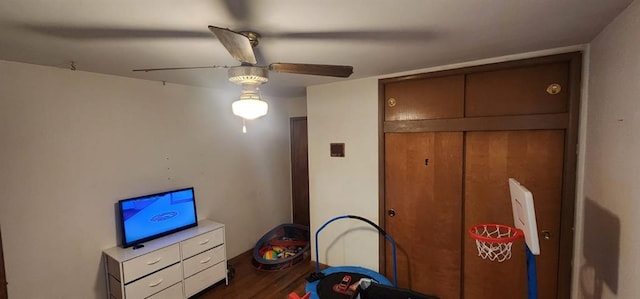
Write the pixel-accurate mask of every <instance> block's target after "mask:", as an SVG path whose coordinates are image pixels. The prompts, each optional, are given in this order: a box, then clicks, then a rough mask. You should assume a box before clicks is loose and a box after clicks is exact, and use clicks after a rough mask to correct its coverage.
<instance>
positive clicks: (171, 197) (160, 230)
mask: <svg viewBox="0 0 640 299" xmlns="http://www.w3.org/2000/svg"><path fill="white" fill-rule="evenodd" d="M118 207H119V212H120V223H119V224H120V233H121V236H122V247H124V248H127V247H131V246H134V249H135V248H137V247H142V246H141V244H142V243H143V242H147V241H150V240H152V239H156V238H159V237H162V236H166V235H168V234H171V233H174V232H177V231H181V230H184V229H187V228H190V227H194V226H197V225H198V217H197V215H196V197H195V193H194V191H193V187H191V188H184V189H179V190H172V191H165V192H161V193H156V194H149V195H144V196H139V197H134V198H128V199H123V200H120V201H118Z"/></svg>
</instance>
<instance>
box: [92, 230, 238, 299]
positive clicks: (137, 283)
mask: <svg viewBox="0 0 640 299" xmlns="http://www.w3.org/2000/svg"><path fill="white" fill-rule="evenodd" d="M138 245H142V247H140V248H137V249H134V248H132V247H129V248H122V247H119V246H116V247H112V248H109V249H106V250H104V251H103V255H104V263H105V272H106V277H107V292H108V298H112V299H125V298H127V299H129V298H154V299H155V298H189V297H191V296H193V295H195V294H197V293H199V292H200V291H202V290H204V289H206V288H208V287H209V286H211V285H213V284H215V283H217V282H219V281H221V280H225V283H226V284H229V280H228V278H227V256H226V248H225V233H224V224H221V223H217V222H214V221H211V220H202V221H200V222H198V226H196V227H192V228H189V229H186V230H183V231H179V232H176V233H173V234H171V235H168V236H164V237H161V238H158V239H155V240H152V241H149V242H145V243H144V244H138Z"/></svg>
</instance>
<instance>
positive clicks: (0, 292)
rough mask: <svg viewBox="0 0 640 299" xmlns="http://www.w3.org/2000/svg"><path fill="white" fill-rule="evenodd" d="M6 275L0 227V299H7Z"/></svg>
mask: <svg viewBox="0 0 640 299" xmlns="http://www.w3.org/2000/svg"><path fill="white" fill-rule="evenodd" d="M8 297H9V295H8V292H7V275H6V272H5V271H4V251H3V249H2V229H1V228H0V299H7V298H8Z"/></svg>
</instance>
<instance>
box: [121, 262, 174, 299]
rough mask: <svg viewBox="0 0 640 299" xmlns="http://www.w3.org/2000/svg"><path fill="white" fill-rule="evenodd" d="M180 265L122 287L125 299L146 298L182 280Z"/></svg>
mask: <svg viewBox="0 0 640 299" xmlns="http://www.w3.org/2000/svg"><path fill="white" fill-rule="evenodd" d="M181 270H182V269H181V268H180V263H177V264H175V265H173V266H171V267H169V268H166V269H163V270H162V271H158V272H156V273H153V274H151V275H149V276H145V277H143V278H141V279H140V280H137V281H135V282H132V283H130V284H128V285H126V286H125V287H124V289H125V293H126V294H127V299H129V298H146V297H148V296H149V295H152V294H154V293H158V292H160V291H162V290H163V289H166V288H168V287H170V286H171V285H173V284H175V283H177V282H179V281H181V280H182V271H181Z"/></svg>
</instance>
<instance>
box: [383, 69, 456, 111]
mask: <svg viewBox="0 0 640 299" xmlns="http://www.w3.org/2000/svg"><path fill="white" fill-rule="evenodd" d="M384 88H385V99H386V103H385V113H384V115H385V121H394V120H418V119H439V118H457V117H463V116H464V115H463V112H464V111H463V110H464V75H456V76H446V77H435V78H427V79H413V80H405V81H399V82H393V83H388V84H385V87H384ZM392 98H393V100H392V104H391V105H390V104H389V103H390V102H389V100H390V99H392Z"/></svg>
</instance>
